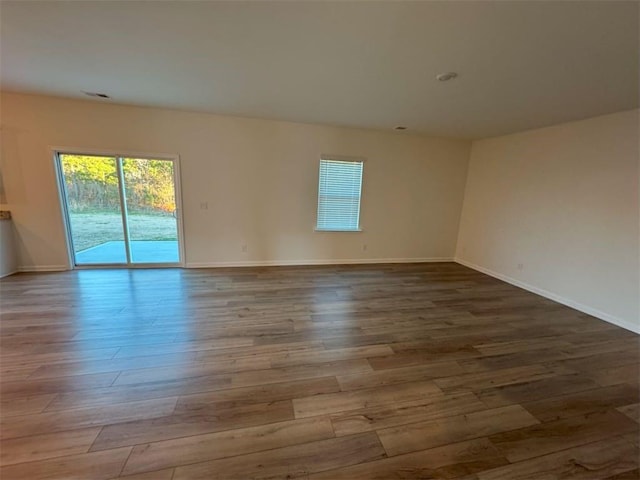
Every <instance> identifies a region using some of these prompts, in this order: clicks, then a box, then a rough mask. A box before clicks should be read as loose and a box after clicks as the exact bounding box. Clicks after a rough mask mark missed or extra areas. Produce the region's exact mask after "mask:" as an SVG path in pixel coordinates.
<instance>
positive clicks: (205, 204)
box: [200, 202, 209, 210]
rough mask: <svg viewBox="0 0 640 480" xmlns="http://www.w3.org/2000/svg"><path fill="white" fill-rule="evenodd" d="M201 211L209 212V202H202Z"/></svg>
mask: <svg viewBox="0 0 640 480" xmlns="http://www.w3.org/2000/svg"><path fill="white" fill-rule="evenodd" d="M200 210H209V202H200Z"/></svg>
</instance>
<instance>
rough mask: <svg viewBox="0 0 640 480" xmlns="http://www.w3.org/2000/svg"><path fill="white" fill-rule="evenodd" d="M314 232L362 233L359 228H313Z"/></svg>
mask: <svg viewBox="0 0 640 480" xmlns="http://www.w3.org/2000/svg"><path fill="white" fill-rule="evenodd" d="M313 231H314V232H340V233H358V232H362V229H361V228H358V229H339V228H314V229H313Z"/></svg>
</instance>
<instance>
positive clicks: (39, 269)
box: [18, 265, 69, 273]
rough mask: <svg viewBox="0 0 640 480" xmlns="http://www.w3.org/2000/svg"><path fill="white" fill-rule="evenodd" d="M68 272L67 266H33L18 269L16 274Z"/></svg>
mask: <svg viewBox="0 0 640 480" xmlns="http://www.w3.org/2000/svg"><path fill="white" fill-rule="evenodd" d="M67 270H69V267H68V266H67V265H34V266H26V267H25V266H22V267H18V272H23V273H31V272H65V271H67Z"/></svg>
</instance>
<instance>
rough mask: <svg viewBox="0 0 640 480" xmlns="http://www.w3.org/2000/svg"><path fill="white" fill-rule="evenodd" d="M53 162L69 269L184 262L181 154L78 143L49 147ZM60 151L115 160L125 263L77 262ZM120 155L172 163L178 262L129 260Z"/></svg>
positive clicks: (147, 265) (180, 264)
mask: <svg viewBox="0 0 640 480" xmlns="http://www.w3.org/2000/svg"><path fill="white" fill-rule="evenodd" d="M50 150H51V154H52V158H53V165H54V169H55V178H56V183H57V187H58V199H59V204H60V216H61V218H62V228H63V231H64V236H65V241H66V247H67V267H68V269H69V270H74V269H91V268H170V267H182V268H184V266H185V251H184V226H183V221H182V211H183V210H182V188H181V187H182V185H181V182H180V179H181V175H180V156H179V155H174V154H166V153H149V152H131V151H123V150H96V149H92V148H78V147H50ZM60 155H88V156H102V157H111V158H114V159H115V161H116V172H117V175H118V191H119V194H120V208H121V212H120V213H121V215H122V221H123V225H122V227H123V232H124V239H125V242H124V244H125V250H126V254H127V263H95V264H93V263H92V264H87V265H76V263H75V251H74V248H73V235H72V231H71V221H70V218H71V217H70V216H69V206H68V204H67V198H68V197H67V188H66V184H65V181H64V171H63V169H62V162H61V161H60ZM123 158H136V159H145V160H167V161H171V162H172V163H173V188H174V191H175V200H176V229H177V231H178V255H179V261H178V262H167V263H133V262H132V261H131V245H130V242H129V226H128V219H127V218H128V217H127V215H128V212H127V204H126V197H125V196H124V195H125V191H124V190H125V184H124V175H123V172H122V160H123Z"/></svg>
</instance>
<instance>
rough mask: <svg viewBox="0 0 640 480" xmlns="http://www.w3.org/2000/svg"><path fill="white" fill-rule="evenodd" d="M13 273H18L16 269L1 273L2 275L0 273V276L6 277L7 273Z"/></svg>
mask: <svg viewBox="0 0 640 480" xmlns="http://www.w3.org/2000/svg"><path fill="white" fill-rule="evenodd" d="M14 273H18V270H12V271H10V272H7V273H3V274H2V275H0V278H4V277H8V276H9V275H13V274H14Z"/></svg>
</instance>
